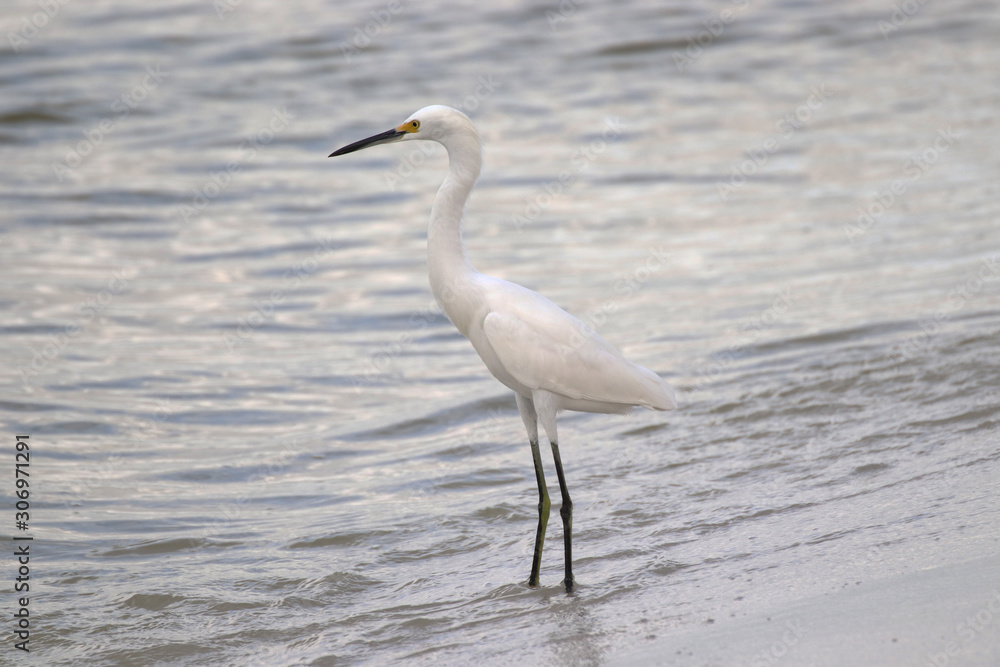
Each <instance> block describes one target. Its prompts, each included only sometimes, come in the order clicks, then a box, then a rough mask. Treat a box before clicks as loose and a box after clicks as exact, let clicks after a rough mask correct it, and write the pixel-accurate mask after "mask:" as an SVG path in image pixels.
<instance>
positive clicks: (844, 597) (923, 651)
mask: <svg viewBox="0 0 1000 667" xmlns="http://www.w3.org/2000/svg"><path fill="white" fill-rule="evenodd" d="M609 664H612V665H623V666H624V665H684V666H685V667H698V666H704V667H708V666H712V667H728V666H730V665H748V666H749V667H767V666H770V665H795V666H824V667H825V666H829V667H843V666H845V665H850V666H858V667H860V666H863V665H879V666H882V665H893V666H894V665H905V666H908V667H909V666H914V667H924V666H926V667H953V666H955V665H962V666H967V665H976V666H980V665H981V666H982V667H995V666H996V665H1000V557H991V558H987V559H982V560H975V561H970V562H967V563H962V564H959V565H947V566H942V567H937V568H933V569H929V570H923V571H920V572H914V573H910V574H905V575H899V576H895V577H889V578H886V579H882V580H879V581H874V582H862V583H861V584H859V585H857V586H854V587H851V588H845V589H844V590H843V591H840V592H837V593H831V594H828V595H823V596H820V597H815V598H806V599H802V600H800V601H798V602H796V603H794V604H792V605H788V606H786V607H784V608H782V609H774V610H771V611H769V612H767V613H762V614H758V615H751V616H746V617H743V618H737V619H731V620H728V621H720V622H716V623H715V624H713V625H710V626H706V627H703V628H699V629H696V630H692V631H685V632H683V633H680V634H678V635H676V636H672V637H664V638H662V639H657V640H655V641H653V642H651V643H650V644H647V645H644V646H642V647H641V648H638V649H636V650H635V651H633V652H627V653H623V654H620V655H617V656H614V657H613V658H612V659H611V660H610V661H609Z"/></svg>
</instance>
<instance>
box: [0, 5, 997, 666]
mask: <svg viewBox="0 0 1000 667" xmlns="http://www.w3.org/2000/svg"><path fill="white" fill-rule="evenodd" d="M647 4H648V3H640V2H619V3H613V4H600V3H589V2H575V3H574V2H564V3H562V4H561V5H560V3H556V2H527V1H524V2H501V3H492V4H489V5H482V4H481V3H472V2H450V3H416V2H412V3H411V2H406V1H404V2H402V3H400V4H399V6H398V8H397V7H396V5H395V4H393V5H391V7H392V8H393V9H394V10H395V11H392V12H390V10H389V8H390V5H388V4H384V5H383V4H377V3H376V4H374V5H365V4H363V3H360V2H337V3H333V2H328V3H324V2H319V1H315V2H298V3H287V4H268V3H263V2H252V1H251V0H244V1H243V2H232V3H226V2H220V3H215V5H212V4H210V3H195V2H179V1H178V2H172V1H168V2H161V3H158V4H157V5H156V7H151V6H150V7H145V6H136V5H135V4H129V3H114V2H105V3H68V4H66V5H65V6H60V8H59V10H58V13H56V14H55V15H54V16H52V17H51V18H50V19H48V20H47V22H46V23H45V25H44V27H42V28H40V29H38V30H37V31H36V34H33V35H32V36H31V38H30V39H27V40H26V43H21V42H17V44H16V45H17V47H18V51H19V52H15V51H14V50H13V44H12V43H11V38H10V36H9V33H11V32H12V31H13V32H17V31H18V30H24V27H23V23H22V22H21V18H22V17H25V16H27V17H31V16H33V15H34V14H36V13H37V12H38V11H39V8H38V7H39V6H38V5H37V4H35V3H32V2H22V3H8V4H7V5H6V6H5V7H4V9H3V10H2V14H0V25H3V26H4V27H5V30H4V31H3V33H4V35H7V37H6V39H5V42H6V44H5V49H4V51H3V52H2V55H0V77H2V81H3V86H4V90H5V91H7V94H6V95H4V96H3V97H2V99H0V142H2V144H0V151H2V154H0V157H2V159H0V172H2V178H0V188H2V189H3V200H4V202H5V205H4V212H3V213H2V218H0V219H2V224H3V229H2V236H0V254H2V276H3V280H2V281H0V290H2V293H0V302H2V303H3V307H4V322H3V325H2V328H0V349H2V355H3V356H2V358H3V362H4V372H3V374H2V375H0V381H2V387H0V391H2V403H0V419H2V422H3V429H2V433H3V434H4V435H3V438H4V440H5V444H4V451H5V452H7V454H6V455H5V456H6V457H7V458H8V461H9V462H8V463H7V464H6V465H8V466H10V467H9V468H8V469H7V470H8V472H6V473H4V476H5V477H6V478H7V479H10V478H11V471H12V469H13V443H14V435H15V434H28V435H30V437H31V439H30V443H31V453H32V455H33V458H32V459H31V478H30V479H31V484H32V486H31V487H30V488H31V494H32V495H31V503H32V512H31V521H30V530H29V531H27V533H24V534H30V535H32V536H33V537H34V542H33V546H32V550H33V551H32V554H33V555H34V556H35V559H34V560H32V584H31V586H32V587H31V595H32V597H31V607H30V609H31V619H32V623H33V624H34V625H33V626H32V627H33V629H34V632H33V634H32V635H31V640H30V641H31V648H32V652H31V655H30V656H20V655H17V656H15V657H16V658H17V659H18V660H22V659H31V660H34V661H36V662H37V664H47V665H61V664H81V663H84V662H86V663H87V664H118V665H147V664H179V665H183V664H190V665H202V664H249V663H256V664H265V663H266V664H313V665H332V664H337V665H340V664H364V663H368V664H387V663H389V662H392V661H402V660H405V662H406V664H415V665H420V664H442V663H444V664H468V663H469V662H471V661H473V660H475V661H481V662H485V663H487V664H514V663H517V664H525V663H531V664H566V665H581V664H601V663H604V662H608V661H614V660H615V659H616V657H617V656H620V655H622V652H623V651H625V650H626V649H629V648H634V647H636V646H639V645H645V644H646V643H649V642H651V641H652V639H653V638H654V637H659V638H662V637H669V636H671V635H673V634H674V633H676V632H681V631H685V630H686V629H690V628H700V627H705V625H706V624H709V623H713V622H720V623H721V622H724V621H725V619H729V618H738V617H741V616H745V615H748V614H752V613H755V612H759V611H761V610H766V609H769V608H772V607H776V606H781V605H783V604H786V603H788V602H791V601H794V600H798V599H802V598H804V597H807V596H809V595H818V594H823V593H827V592H831V591H835V590H839V589H841V588H842V587H844V586H846V585H852V586H853V585H856V582H874V581H880V580H882V579H884V578H886V577H890V576H892V575H897V574H900V573H906V572H915V571H918V570H923V569H927V568H930V567H933V566H937V565H955V564H961V563H966V562H972V561H973V560H975V559H976V558H981V557H984V556H986V555H990V554H992V553H995V551H996V546H997V545H996V540H997V537H996V536H997V534H998V532H997V529H998V527H1000V512H998V509H997V507H996V503H995V502H994V498H995V488H996V480H997V473H998V472H1000V446H998V438H997V433H998V432H997V425H998V417H997V406H998V403H1000V392H998V387H1000V370H998V369H1000V366H998V364H997V359H998V354H1000V342H998V341H1000V335H998V334H1000V289H998V287H1000V280H998V277H1000V268H998V265H997V264H996V263H995V262H996V261H997V260H998V258H1000V226H998V225H997V218H998V208H1000V206H998V204H997V202H998V197H997V194H998V185H997V183H998V174H1000V157H998V156H1000V132H998V131H997V120H996V114H995V110H996V109H997V107H998V104H1000V84H998V81H997V78H996V76H995V72H996V71H997V68H998V66H1000V47H998V46H997V44H996V39H995V35H996V29H997V20H998V18H1000V16H998V12H997V10H996V7H995V6H994V5H992V4H990V3H976V2H964V3H960V4H955V3H949V4H947V5H945V4H938V3H927V4H925V5H923V6H922V7H920V8H919V10H918V11H915V12H914V13H912V15H910V14H906V13H900V14H898V15H897V16H895V17H894V16H893V12H894V9H893V6H892V5H891V3H888V2H885V3H881V2H849V3H837V4H835V5H829V4H823V3H799V2H795V3H793V2H763V1H759V0H754V1H753V2H748V3H716V4H712V5H699V6H697V7H694V6H690V5H689V4H688V3H676V4H667V5H662V6H659V7H649V6H647ZM229 10H231V11H229ZM725 11H728V12H729V13H723V12H725ZM372 12H375V14H372ZM39 20H40V19H39ZM880 22H881V23H880ZM12 26H13V27H12ZM720 26H721V27H720ZM27 32H28V33H30V32H31V31H30V30H28V31H27ZM713 32H714V33H716V34H713ZM366 38H367V41H366ZM19 39H20V38H19ZM15 41H17V40H15ZM697 42H700V44H701V46H700V50H699V48H696V46H697ZM692 44H696V46H692ZM430 103H445V104H451V105H453V106H458V107H460V108H463V109H465V110H466V111H468V113H469V114H470V115H471V116H472V118H473V119H474V121H475V122H476V123H477V125H478V126H479V128H480V130H481V132H482V134H483V138H484V141H485V144H486V166H485V169H484V173H483V177H482V179H481V181H480V184H479V185H478V187H477V188H476V190H475V192H474V195H473V199H472V202H471V204H470V207H469V209H468V212H467V221H468V225H467V232H466V238H467V245H468V247H469V251H470V254H471V256H472V258H473V260H474V262H475V263H476V265H477V267H478V268H479V269H480V270H482V271H484V272H486V273H490V274H493V275H498V276H501V277H504V278H508V279H512V280H516V281H517V282H520V283H522V284H525V285H527V286H529V287H531V288H534V289H537V290H539V291H541V292H543V293H544V294H546V295H547V296H548V297H550V298H551V299H553V300H554V301H556V302H557V303H559V304H560V305H562V306H564V307H566V308H567V309H568V310H570V311H572V312H574V313H576V314H577V315H578V316H580V317H581V318H582V319H584V320H585V321H588V322H590V323H591V324H593V325H594V326H595V327H596V328H597V329H598V330H599V331H600V332H601V333H602V334H603V335H604V336H605V337H606V338H607V339H608V340H610V341H611V342H613V343H614V344H615V345H617V346H618V347H619V348H621V349H622V350H623V351H624V352H625V353H626V354H627V355H628V356H629V357H630V358H632V359H634V360H635V361H637V362H639V363H642V364H643V365H646V366H648V367H650V368H652V369H655V370H656V371H658V372H659V373H661V374H662V375H663V376H664V377H666V378H667V379H668V380H669V381H670V382H671V383H672V384H673V385H674V386H675V387H676V388H677V389H678V393H679V396H680V398H681V406H680V409H678V410H677V411H676V412H673V413H666V414H662V413H661V414H652V413H639V414H635V415H633V416H631V417H628V418H622V417H608V416H600V415H597V416H594V415H581V414H573V413H569V414H566V415H564V416H563V417H562V419H561V420H560V426H561V431H560V433H561V437H562V440H563V443H562V451H563V459H564V462H565V465H566V469H567V475H568V477H569V482H570V488H571V490H572V491H573V498H574V501H575V506H576V507H575V509H576V511H575V522H574V528H575V531H576V535H575V539H576V549H575V554H576V576H577V579H578V583H579V587H578V591H577V593H576V594H575V595H573V596H572V597H567V596H566V595H565V593H564V592H563V591H562V590H561V589H560V587H559V586H558V582H559V580H560V578H561V567H562V560H561V548H560V538H561V529H560V527H559V525H558V520H557V519H556V520H554V521H552V522H550V531H549V542H548V543H547V546H548V548H547V550H546V553H545V559H544V561H543V569H542V584H543V586H542V588H540V589H538V590H531V589H528V588H527V587H526V585H525V581H526V578H527V575H528V568H529V564H530V558H531V546H532V544H531V542H532V539H533V535H534V522H535V515H534V505H535V503H536V491H535V488H534V478H533V474H532V470H531V462H530V454H529V451H528V447H527V442H526V441H525V436H524V434H523V430H522V426H521V424H520V420H519V419H518V417H517V415H516V409H515V407H514V402H513V400H512V397H511V396H510V394H509V392H507V391H506V390H505V389H504V388H503V387H502V386H501V385H499V383H497V382H496V381H495V380H493V379H492V378H491V377H489V376H488V374H487V373H486V371H485V369H484V368H483V367H482V364H481V362H480V361H479V359H478V358H477V357H476V355H475V354H474V352H473V350H472V349H471V346H470V345H469V344H468V342H467V341H465V340H464V339H462V338H461V337H460V336H459V335H458V334H457V333H456V332H455V331H454V330H453V328H452V327H451V325H450V324H449V323H448V322H447V321H446V320H445V318H444V317H443V316H442V315H441V313H440V312H439V311H438V310H437V309H436V308H435V307H433V305H432V298H431V295H430V292H429V289H428V286H427V279H426V269H425V259H424V252H425V247H424V244H425V232H426V229H425V225H426V222H425V221H426V218H427V214H428V212H429V209H430V204H431V200H432V197H433V192H434V190H435V189H436V187H437V185H438V184H439V182H440V180H441V178H442V176H443V172H444V169H445V164H446V162H445V159H446V158H445V156H444V155H443V151H441V150H440V149H438V150H433V151H428V152H426V153H425V152H423V151H421V150H420V147H419V146H418V145H407V146H387V147H382V148H379V149H372V150H371V151H366V152H364V153H359V154H357V155H352V156H348V157H344V158H339V159H337V160H328V159H326V157H325V156H326V155H327V154H328V153H329V152H330V151H331V150H333V149H335V148H337V147H339V146H341V145H344V144H345V143H348V142H349V141H353V140H355V139H358V138H362V137H364V136H368V135H369V134H373V133H375V132H378V131H381V130H384V129H386V128H388V127H391V126H394V125H395V124H397V123H399V122H401V121H402V120H403V119H405V118H406V116H408V115H409V114H410V113H411V112H412V111H414V110H416V109H418V108H420V107H422V106H424V105H426V104H430ZM74 152H75V154H76V157H74V155H73V153H74ZM864 215H867V216H869V217H864ZM546 456H547V455H546ZM549 476H550V481H553V482H554V475H553V474H552V472H551V471H550V473H549ZM4 494H5V497H4V503H3V506H4V507H6V508H9V509H8V510H6V511H7V512H8V514H7V515H6V516H7V518H5V519H4V524H3V525H4V526H5V531H7V532H6V533H5V538H9V537H10V534H9V533H10V532H11V531H13V530H14V529H13V524H12V523H11V522H12V521H13V517H12V516H11V514H12V513H13V511H14V510H13V507H12V506H13V502H14V500H15V499H14V497H13V495H12V494H13V487H12V485H11V484H10V483H9V482H8V483H7V484H6V485H5V486H4ZM553 516H555V515H553ZM18 534H22V533H20V532H18ZM4 562H5V565H4V570H3V571H4V572H6V573H7V574H5V575H4V576H5V577H9V578H12V577H13V574H12V573H13V571H14V570H13V567H14V566H13V561H12V560H11V558H10V557H7V558H6V559H5V561H4ZM5 599H6V601H7V602H6V607H8V608H12V607H13V602H12V600H11V596H8V597H7V598H5ZM890 612H891V610H887V613H890ZM5 632H6V631H5ZM8 649H9V650H8ZM3 654H4V656H5V657H4V658H3V659H4V660H8V659H10V656H14V655H15V653H14V649H10V647H5V649H4V651H3Z"/></svg>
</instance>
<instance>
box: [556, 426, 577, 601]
mask: <svg viewBox="0 0 1000 667" xmlns="http://www.w3.org/2000/svg"><path fill="white" fill-rule="evenodd" d="M552 458H553V459H555V461H556V475H558V476H559V491H560V492H561V493H562V507H560V508H559V516H561V517H562V523H563V544H564V545H565V551H566V578H565V579H564V580H563V584H565V585H566V592H567V593H572V592H573V583H574V582H573V501H572V500H571V499H570V497H569V489H568V488H566V475H564V474H563V467H562V459H561V458H560V457H559V445H557V444H556V443H555V442H553V443H552Z"/></svg>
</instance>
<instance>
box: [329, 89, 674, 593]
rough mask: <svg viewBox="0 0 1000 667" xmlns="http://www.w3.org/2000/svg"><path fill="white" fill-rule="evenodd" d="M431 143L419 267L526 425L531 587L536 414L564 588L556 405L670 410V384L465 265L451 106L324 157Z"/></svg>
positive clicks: (457, 117)
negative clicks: (434, 179)
mask: <svg viewBox="0 0 1000 667" xmlns="http://www.w3.org/2000/svg"><path fill="white" fill-rule="evenodd" d="M412 140H431V141H437V142H438V143H440V144H442V145H443V146H444V147H445V148H446V149H447V150H448V174H447V176H446V177H445V180H444V183H443V184H442V185H441V189H440V190H439V191H438V194H437V197H436V198H435V200H434V206H433V209H432V210H431V220H430V225H429V227H428V232H427V265H428V271H429V274H430V283H431V291H432V292H433V293H434V298H435V299H436V300H437V302H438V304H439V305H440V306H441V309H442V310H443V311H444V312H445V314H446V315H447V316H448V318H449V319H450V320H451V321H452V323H453V324H454V325H455V326H456V327H457V328H458V330H459V331H460V332H462V334H463V335H464V336H465V337H466V338H468V339H469V340H470V341H471V342H472V346H473V347H474V348H475V349H476V352H478V353H479V356H480V357H481V358H482V360H483V362H484V363H485V364H486V367H487V368H488V369H489V371H490V373H492V374H493V376H494V377H496V378H497V379H498V380H499V381H500V382H502V383H503V384H504V385H506V386H507V387H509V388H510V389H512V390H513V391H514V394H515V397H516V398H517V406H518V410H519V411H520V413H521V419H522V420H523V421H524V425H525V428H526V430H527V432H528V440H529V442H530V444H531V450H532V458H533V460H534V465H535V474H536V480H537V482H538V486H539V521H538V531H537V533H536V537H535V553H534V558H533V560H532V570H531V575H530V577H529V579H528V583H529V585H531V586H537V585H538V573H539V568H540V563H541V552H542V544H543V542H544V539H545V527H546V525H547V521H548V513H549V498H548V491H547V489H546V486H545V479H544V475H543V473H542V463H541V458H540V454H539V450H538V422H541V424H542V428H543V429H544V430H545V434H546V435H547V436H548V439H549V442H550V444H551V446H552V454H553V458H554V460H555V464H556V473H557V474H558V477H559V487H560V491H561V495H562V507H561V509H560V514H561V515H562V519H563V529H564V536H563V538H564V544H565V555H566V560H565V571H566V576H565V579H564V581H563V583H564V584H565V586H566V590H567V591H572V589H573V585H574V580H573V574H572V551H571V549H572V547H571V544H572V543H571V535H572V529H571V527H572V501H571V500H570V497H569V491H568V489H567V486H566V481H565V476H564V474H563V469H562V462H561V460H560V456H559V446H558V434H557V432H556V413H557V412H558V411H560V410H579V411H583V412H602V413H625V412H628V411H630V410H631V409H633V408H635V407H643V408H648V409H650V410H673V409H674V408H675V407H676V405H677V402H676V399H675V397H674V391H673V389H672V388H671V387H670V385H668V384H667V383H666V382H664V381H663V380H662V379H661V378H660V377H659V376H658V375H657V374H656V373H654V372H652V371H650V370H648V369H646V368H643V367H642V366H638V365H636V364H633V363H632V362H630V361H629V360H628V359H626V358H625V357H623V356H622V355H621V353H620V352H618V350H616V349H615V348H614V347H612V346H611V345H609V344H608V343H607V342H605V341H604V340H603V339H602V338H601V337H600V336H598V335H597V333H596V332H594V331H593V330H592V329H590V328H589V327H587V326H586V325H584V324H583V323H582V322H581V321H580V320H578V319H576V318H575V317H573V316H572V315H570V314H569V313H567V312H566V311H564V310H563V309H561V308H559V307H558V306H556V305H555V304H554V303H552V302H551V301H549V300H548V299H546V298H545V297H543V296H541V295H540V294H536V293H535V292H532V291H531V290H529V289H526V288H524V287H521V286H520V285H515V284H514V283H511V282H507V281H506V280H500V279H498V278H492V277H490V276H485V275H483V274H481V273H479V272H478V271H476V270H475V268H474V267H473V266H472V263H471V262H470V261H469V258H468V256H467V255H466V252H465V247H464V245H463V243H462V212H463V210H464V208H465V202H466V200H467V199H468V197H469V192H470V191H471V190H472V186H473V185H474V184H475V182H476V179H477V178H479V172H480V169H481V167H482V144H481V142H480V139H479V134H478V132H476V128H475V126H473V124H472V121H470V120H469V118H468V117H467V116H466V115H465V114H463V113H462V112H461V111H458V110H457V109H453V108H451V107H446V106H438V105H435V106H429V107H425V108H423V109H421V110H420V111H418V112H416V113H415V114H413V115H412V116H410V117H409V118H407V119H406V121H405V122H404V123H403V124H402V125H399V126H398V127H396V128H395V129H392V130H389V131H387V132H383V133H381V134H377V135H375V136H373V137H369V138H367V139H362V140H361V141H358V142H355V143H353V144H350V145H348V146H345V147H344V148H341V149H340V150H338V151H335V152H334V153H332V154H331V155H330V157H333V156H335V155H344V154H346V153H352V152H354V151H356V150H360V149H362V148H367V147H369V146H374V145H377V144H382V143H389V142H394V141H412Z"/></svg>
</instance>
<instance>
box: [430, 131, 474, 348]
mask: <svg viewBox="0 0 1000 667" xmlns="http://www.w3.org/2000/svg"><path fill="white" fill-rule="evenodd" d="M446 147H447V149H448V176H447V177H446V178H445V179H444V183H442V184H441V189H440V190H438V193H437V196H436V197H435V198H434V207H433V208H432V209H431V221H430V226H429V227H428V230H427V268H428V273H429V275H430V283H431V291H432V292H433V293H434V298H435V300H437V302H438V305H440V306H441V309H442V310H444V312H445V314H446V315H447V316H448V318H449V319H450V320H451V321H452V322H453V323H454V324H455V326H456V327H458V329H459V331H461V332H462V333H463V334H464V335H466V336H468V331H469V325H470V322H469V321H467V320H471V318H472V316H473V312H472V309H471V308H470V305H471V304H472V303H474V295H473V292H474V290H475V276H476V275H477V272H476V269H475V268H474V267H473V266H472V262H470V261H469V256H468V255H467V254H466V252H465V245H464V244H463V243H462V212H463V211H464V209H465V202H466V201H467V200H468V198H469V192H470V191H471V190H472V186H473V185H474V184H475V182H476V179H477V178H479V171H480V169H481V167H482V149H481V147H480V144H479V138H478V137H477V136H475V135H471V136H468V137H461V138H459V140H456V141H452V142H449V143H448V144H446Z"/></svg>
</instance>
